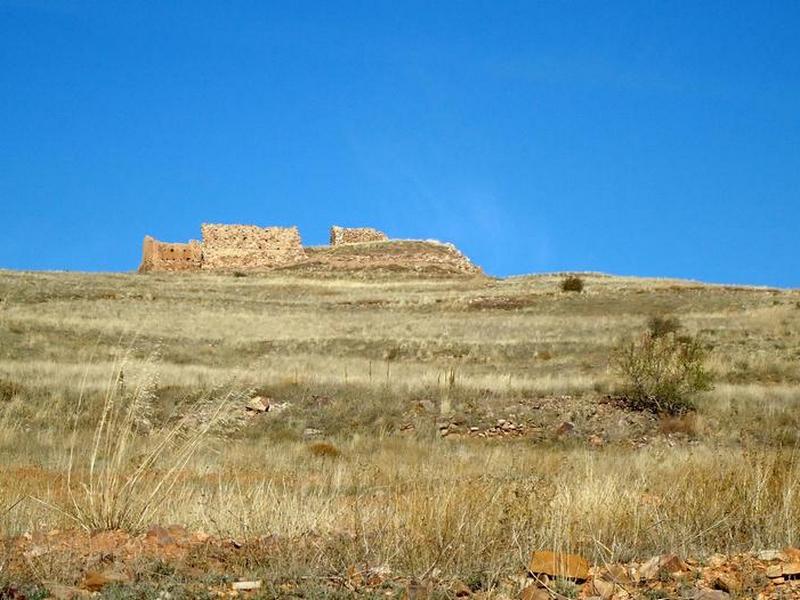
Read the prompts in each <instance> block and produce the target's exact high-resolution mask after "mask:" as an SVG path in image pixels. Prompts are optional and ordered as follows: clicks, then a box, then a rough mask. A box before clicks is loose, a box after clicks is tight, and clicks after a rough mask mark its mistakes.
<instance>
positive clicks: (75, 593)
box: [46, 583, 90, 600]
mask: <svg viewBox="0 0 800 600" xmlns="http://www.w3.org/2000/svg"><path fill="white" fill-rule="evenodd" d="M46 587H47V591H48V593H49V596H48V598H53V599H54V600H76V599H77V598H88V597H90V594H89V592H87V591H86V590H81V589H79V588H76V587H72V586H69V585H61V584H60V583H49V584H47V585H46Z"/></svg>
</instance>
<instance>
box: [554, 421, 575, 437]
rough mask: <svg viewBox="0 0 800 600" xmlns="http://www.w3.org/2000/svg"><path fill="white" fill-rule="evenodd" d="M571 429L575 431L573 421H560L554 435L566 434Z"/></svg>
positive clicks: (570, 431)
mask: <svg viewBox="0 0 800 600" xmlns="http://www.w3.org/2000/svg"><path fill="white" fill-rule="evenodd" d="M573 431H575V423H573V422H571V421H562V422H561V423H560V424H559V425H558V427H556V429H555V432H556V435H568V434H570V433H572V432H573Z"/></svg>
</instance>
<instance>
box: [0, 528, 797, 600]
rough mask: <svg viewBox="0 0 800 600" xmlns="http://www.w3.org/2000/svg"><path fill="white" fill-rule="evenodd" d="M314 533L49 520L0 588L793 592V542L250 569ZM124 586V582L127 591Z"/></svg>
mask: <svg viewBox="0 0 800 600" xmlns="http://www.w3.org/2000/svg"><path fill="white" fill-rule="evenodd" d="M316 542H317V540H315V539H314V538H313V536H304V537H303V538H302V539H294V540H282V539H278V538H276V537H275V536H266V537H260V538H256V539H241V540H236V539H230V538H228V539H223V538H218V537H212V536H209V535H208V534H206V533H203V532H188V531H187V530H186V529H185V528H183V527H180V526H169V527H159V526H154V527H151V528H150V529H149V530H148V531H147V532H145V533H143V534H140V535H130V534H128V533H125V532H122V531H102V532H93V533H92V532H84V531H49V532H36V533H30V534H25V535H22V536H19V537H16V538H10V539H7V540H5V541H4V544H3V548H4V552H3V555H2V562H0V565H2V571H1V572H0V573H2V577H3V581H5V582H6V583H5V584H4V587H2V589H0V598H15V599H17V600H21V599H26V598H34V597H36V598H44V597H52V598H61V599H68V598H88V597H113V598H119V597H125V598H127V597H131V598H134V597H136V598H150V597H153V598H173V597H189V598H195V597H239V596H242V597H252V598H303V597H320V595H321V597H386V598H404V599H408V600H426V599H428V598H431V599H433V598H474V599H476V600H477V599H487V600H488V599H490V598H496V599H504V600H510V599H513V598H519V599H521V600H549V599H566V598H582V599H587V600H588V599H592V600H628V599H634V598H646V599H655V598H665V599H666V598H684V599H693V600H728V599H733V598H757V599H763V600H766V599H771V598H776V599H777V598H798V597H800V549H798V548H785V549H781V550H763V551H760V552H750V553H744V554H737V555H733V556H722V555H713V556H710V557H707V558H706V559H705V560H697V559H693V558H691V557H679V556H676V555H674V554H669V555H663V556H653V557H652V558H650V559H648V560H645V561H642V562H631V563H627V564H623V563H605V564H595V565H590V564H589V563H588V562H587V561H586V560H585V559H584V558H582V557H580V556H576V555H572V554H566V553H557V552H552V551H546V550H539V551H534V552H532V554H531V557H530V562H529V564H528V565H527V569H523V568H521V569H520V571H519V573H518V574H517V575H516V576H514V577H508V578H503V579H500V580H498V581H496V582H494V584H493V585H492V586H491V587H490V588H489V589H482V588H481V586H480V585H475V584H473V585H470V583H469V582H463V581H458V580H452V579H447V578H445V577H443V576H442V574H441V573H439V572H437V570H436V569H434V570H432V571H431V572H430V573H428V574H426V575H425V577H424V578H423V579H421V580H413V579H409V578H407V577H402V576H399V575H397V574H395V573H393V572H392V569H391V567H390V566H388V565H350V566H349V567H348V568H347V569H346V570H345V571H344V572H342V573H332V574H330V576H328V577H327V578H324V579H323V580H322V581H316V582H314V587H313V589H314V591H313V593H310V588H309V585H310V584H309V582H308V581H304V580H303V579H302V578H297V579H292V578H291V577H286V578H284V579H280V580H271V581H270V580H266V579H264V578H259V577H258V565H259V564H264V563H265V562H266V561H269V559H270V556H272V555H275V554H277V553H279V552H281V551H285V550H286V549H287V548H289V547H295V548H299V547H306V546H309V545H312V546H313V545H314V544H315V543H316ZM126 590H127V591H126Z"/></svg>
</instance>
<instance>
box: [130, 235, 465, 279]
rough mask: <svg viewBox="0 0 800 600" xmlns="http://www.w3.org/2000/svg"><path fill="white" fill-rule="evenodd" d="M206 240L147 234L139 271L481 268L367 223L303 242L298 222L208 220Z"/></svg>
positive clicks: (443, 248) (447, 250)
mask: <svg viewBox="0 0 800 600" xmlns="http://www.w3.org/2000/svg"><path fill="white" fill-rule="evenodd" d="M200 230H201V233H202V241H199V242H198V241H195V240H191V241H190V242H188V243H185V244H180V243H167V242H161V241H158V240H155V239H153V238H152V237H150V236H146V237H145V238H144V243H143V245H142V263H141V265H140V266H139V272H140V273H147V272H169V271H210V272H259V271H271V270H275V269H296V270H300V271H310V272H319V271H411V272H419V273H422V272H426V273H440V274H480V273H481V270H480V268H478V267H476V266H475V265H473V264H472V263H471V262H470V261H469V259H468V258H466V257H465V256H464V255H463V254H461V253H460V252H459V251H458V250H457V249H456V248H455V246H453V245H451V244H442V243H441V242H436V241H418V240H391V239H389V238H388V237H387V235H386V234H385V233H383V232H382V231H378V230H377V229H372V228H369V227H355V228H352V227H339V226H336V225H334V226H333V227H331V231H330V245H329V246H310V247H304V246H303V244H302V242H301V240H300V232H299V231H298V229H297V227H258V226H255V225H214V224H207V223H204V224H203V225H202V226H201V228H200Z"/></svg>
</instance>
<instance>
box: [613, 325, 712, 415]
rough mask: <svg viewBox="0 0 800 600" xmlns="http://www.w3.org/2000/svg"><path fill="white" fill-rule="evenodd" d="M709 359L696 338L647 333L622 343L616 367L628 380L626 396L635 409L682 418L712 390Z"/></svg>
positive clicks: (627, 401) (616, 359) (617, 353)
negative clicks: (700, 394)
mask: <svg viewBox="0 0 800 600" xmlns="http://www.w3.org/2000/svg"><path fill="white" fill-rule="evenodd" d="M705 358H706V350H705V349H704V348H703V346H702V345H701V344H700V343H699V342H698V341H697V340H696V339H694V338H691V337H688V336H680V337H678V336H676V335H675V334H674V333H667V334H664V335H661V336H654V335H653V333H652V332H650V331H647V332H646V333H644V334H643V335H642V336H641V337H640V338H639V339H637V340H634V341H629V342H624V343H622V344H620V345H619V347H618V348H617V349H616V352H615V354H614V357H613V365H614V367H615V369H616V371H617V372H618V374H619V375H621V376H622V378H623V379H624V381H625V383H624V389H623V395H624V399H625V401H626V403H627V404H628V405H629V406H630V407H631V408H634V409H637V410H648V411H651V412H654V413H658V414H670V415H679V414H683V413H686V412H689V411H691V410H694V396H695V395H696V394H697V393H698V392H702V391H706V390H710V389H711V387H712V386H711V375H710V374H709V372H708V371H707V370H706V368H705V366H704V362H705Z"/></svg>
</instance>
